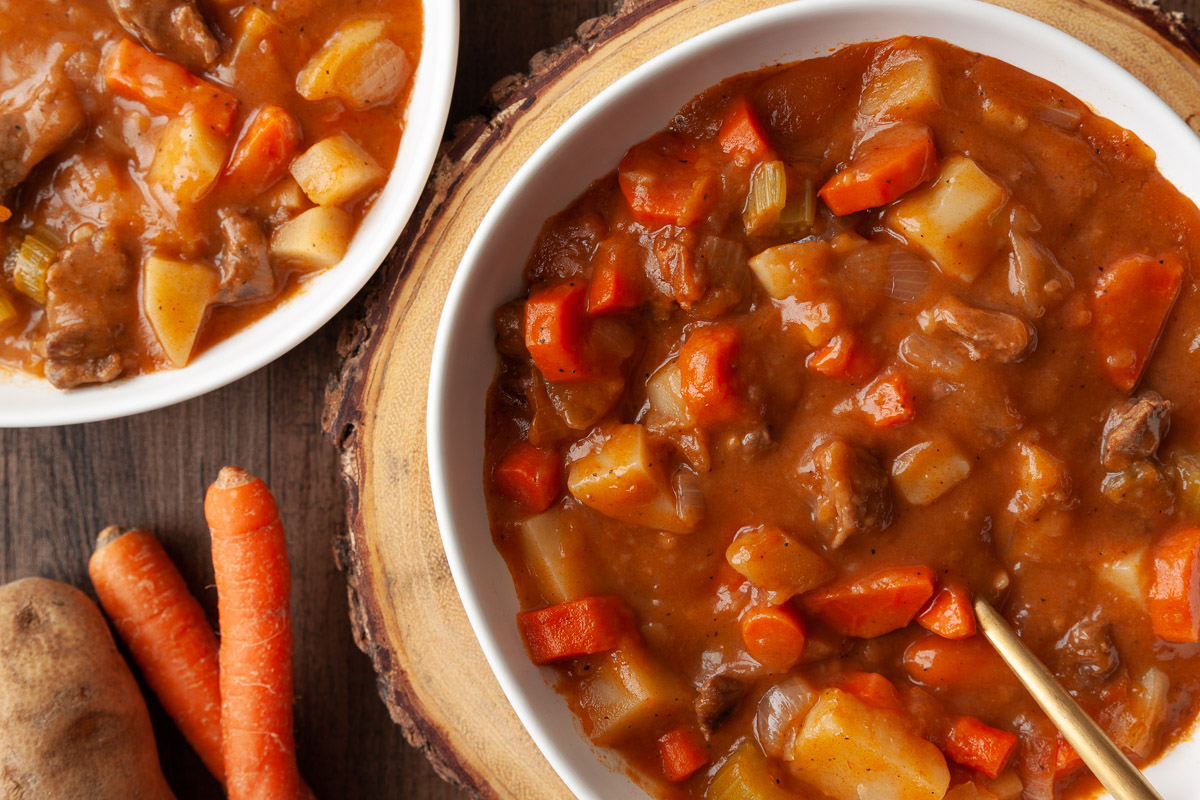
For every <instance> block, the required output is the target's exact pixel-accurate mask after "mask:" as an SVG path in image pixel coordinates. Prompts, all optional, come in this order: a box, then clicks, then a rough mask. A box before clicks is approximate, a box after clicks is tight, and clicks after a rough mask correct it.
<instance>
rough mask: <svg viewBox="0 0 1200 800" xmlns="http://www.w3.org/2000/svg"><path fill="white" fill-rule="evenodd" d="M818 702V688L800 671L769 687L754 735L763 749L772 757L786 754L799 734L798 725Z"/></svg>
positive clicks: (760, 702)
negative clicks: (797, 732)
mask: <svg viewBox="0 0 1200 800" xmlns="http://www.w3.org/2000/svg"><path fill="white" fill-rule="evenodd" d="M816 702H817V693H816V690H814V689H813V687H812V686H811V685H810V684H809V683H808V681H806V680H804V679H803V678H801V677H800V676H799V675H793V676H792V677H790V678H788V679H787V680H785V681H783V682H782V683H777V684H775V685H774V686H772V687H771V688H770V689H767V691H766V692H764V693H763V696H762V699H760V700H759V701H758V712H757V714H756V715H755V717H754V735H755V736H756V737H757V738H758V743H759V745H760V746H762V749H763V752H764V753H766V754H767V755H769V756H770V757H771V758H782V757H785V755H786V754H787V753H788V752H789V751H790V750H791V744H792V741H793V740H794V739H795V738H796V729H797V728H799V727H800V725H801V723H803V722H804V716H805V715H806V714H808V711H809V709H811V708H812V707H813V705H815V704H816Z"/></svg>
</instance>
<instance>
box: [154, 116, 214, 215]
mask: <svg viewBox="0 0 1200 800" xmlns="http://www.w3.org/2000/svg"><path fill="white" fill-rule="evenodd" d="M228 150H229V143H228V141H226V138H225V137H224V136H222V135H221V134H219V133H217V132H216V131H214V130H213V129H212V128H210V127H209V126H207V125H205V124H204V123H203V122H202V121H201V119H200V115H198V114H191V113H185V114H184V115H183V116H181V117H176V118H175V119H173V120H171V121H170V122H168V123H167V126H166V128H164V129H163V133H162V137H161V138H160V139H159V140H158V147H157V149H155V151H154V161H153V162H152V163H151V164H150V172H149V173H148V175H147V180H149V181H150V183H152V184H154V185H156V186H161V187H162V188H163V189H164V190H165V191H166V192H167V193H168V194H170V195H171V197H173V198H174V199H175V202H177V203H179V204H181V205H183V204H191V203H195V202H196V201H197V200H199V199H200V198H201V197H203V196H204V194H205V193H206V192H207V191H208V190H209V189H210V188H211V187H212V185H213V183H215V182H216V180H217V177H218V176H219V175H220V174H221V167H223V166H224V165H225V156H226V155H228Z"/></svg>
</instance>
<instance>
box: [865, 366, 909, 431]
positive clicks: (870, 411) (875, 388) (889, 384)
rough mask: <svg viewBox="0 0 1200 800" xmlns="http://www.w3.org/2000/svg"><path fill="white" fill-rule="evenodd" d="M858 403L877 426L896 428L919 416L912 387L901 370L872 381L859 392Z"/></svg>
mask: <svg viewBox="0 0 1200 800" xmlns="http://www.w3.org/2000/svg"><path fill="white" fill-rule="evenodd" d="M858 405H859V408H861V409H862V411H863V413H864V414H866V415H867V419H868V420H869V421H870V423H871V424H872V425H874V426H875V427H876V428H895V427H898V426H900V425H903V424H905V423H907V422H912V421H913V419H914V418H915V417H916V416H917V409H916V403H915V399H914V397H913V393H912V389H910V388H909V385H908V380H907V379H906V378H905V377H904V376H903V375H901V374H900V373H899V372H889V373H887V374H885V375H881V376H880V377H879V378H877V379H875V380H874V381H872V382H871V384H870V385H869V386H866V387H865V388H864V389H863V390H862V391H861V392H860V393H859V396H858Z"/></svg>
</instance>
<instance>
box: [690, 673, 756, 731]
mask: <svg viewBox="0 0 1200 800" xmlns="http://www.w3.org/2000/svg"><path fill="white" fill-rule="evenodd" d="M745 694H746V684H745V683H743V682H742V681H741V680H740V679H738V678H735V677H733V676H732V675H724V674H722V675H713V676H712V677H711V678H709V679H708V680H706V681H705V682H704V683H703V684H702V685H701V686H700V691H699V692H698V693H697V694H696V718H697V719H698V720H699V722H700V730H701V731H703V732H704V735H705V736H712V734H713V731H715V730H716V729H717V728H719V727H721V724H722V723H723V722H725V720H727V719H729V715H730V714H732V713H733V709H734V708H736V707H737V704H738V701H740V700H741V699H742V697H743V696H744V695H745Z"/></svg>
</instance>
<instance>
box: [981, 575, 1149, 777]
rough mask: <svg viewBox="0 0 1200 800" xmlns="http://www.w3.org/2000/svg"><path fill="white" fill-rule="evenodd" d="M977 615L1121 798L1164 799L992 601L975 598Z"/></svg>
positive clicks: (985, 631)
mask: <svg viewBox="0 0 1200 800" xmlns="http://www.w3.org/2000/svg"><path fill="white" fill-rule="evenodd" d="M975 616H976V617H977V618H978V619H979V628H980V630H981V631H983V635H984V636H986V637H987V639H988V641H990V642H991V643H992V646H993V647H995V648H996V651H997V652H998V653H1000V657H1001V658H1003V659H1004V661H1005V662H1006V663H1007V664H1008V666H1009V667H1010V668H1012V671H1013V672H1014V673H1016V676H1017V679H1018V680H1019V681H1021V683H1022V684H1023V685H1024V686H1025V688H1026V689H1028V690H1029V693H1030V694H1031V695H1033V699H1034V700H1036V701H1037V704H1038V705H1039V706H1041V707H1042V710H1043V711H1045V712H1046V716H1048V717H1050V721H1051V722H1053V723H1054V724H1055V725H1056V726H1057V727H1058V729H1059V731H1060V732H1061V733H1062V735H1063V738H1065V739H1066V740H1067V741H1068V742H1069V743H1070V745H1071V747H1074V748H1075V752H1077V753H1079V757H1080V758H1082V759H1083V763H1085V764H1087V765H1088V768H1089V769H1091V771H1092V774H1093V775H1095V776H1096V777H1097V778H1099V779H1100V782H1101V783H1103V784H1104V788H1106V789H1108V791H1110V792H1112V796H1113V797H1114V798H1116V800H1163V798H1162V795H1160V794H1159V793H1158V792H1157V791H1155V789H1154V787H1153V786H1151V785H1150V782H1149V781H1147V780H1146V776H1145V775H1143V774H1142V772H1141V770H1139V769H1138V768H1137V767H1135V766H1134V765H1133V764H1132V763H1131V762H1130V760H1129V759H1128V758H1126V757H1125V754H1124V753H1123V752H1121V748H1119V747H1117V746H1116V745H1115V744H1113V741H1112V739H1109V738H1108V736H1107V735H1106V734H1105V733H1104V731H1103V730H1101V729H1100V726H1099V725H1097V724H1096V722H1095V720H1093V719H1092V718H1091V717H1089V716H1088V715H1087V714H1086V713H1084V711H1083V709H1082V708H1080V707H1079V704H1078V703H1076V702H1075V700H1074V699H1073V698H1072V697H1071V696H1070V695H1069V694H1067V692H1066V690H1064V689H1063V688H1062V686H1060V685H1059V683H1058V681H1057V680H1055V679H1054V676H1053V675H1052V674H1051V673H1050V671H1049V670H1048V669H1046V667H1045V666H1043V665H1042V662H1040V661H1038V660H1037V657H1036V656H1035V655H1034V654H1033V653H1032V652H1030V650H1029V648H1027V647H1026V646H1025V644H1024V643H1023V642H1022V641H1021V640H1020V639H1018V638H1017V635H1016V634H1015V633H1014V632H1013V630H1012V628H1010V627H1009V626H1008V623H1007V622H1005V621H1004V618H1003V617H1001V616H1000V614H999V613H998V612H997V611H996V609H994V608H992V605H991V604H990V603H988V601H987V600H984V599H983V598H981V597H977V598H975Z"/></svg>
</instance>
